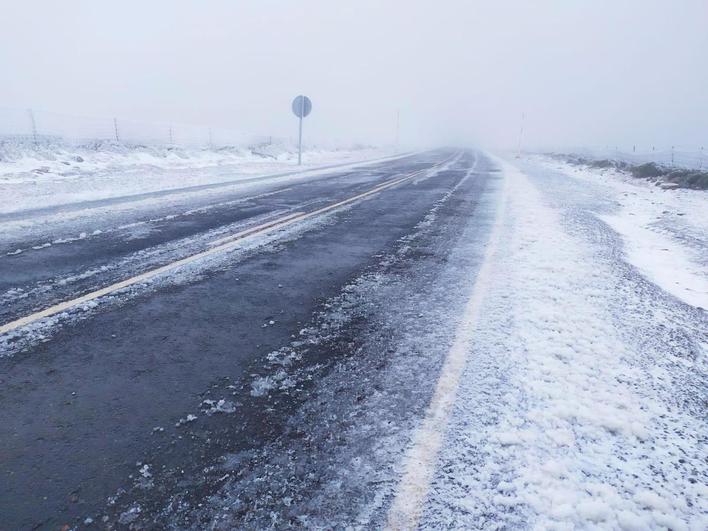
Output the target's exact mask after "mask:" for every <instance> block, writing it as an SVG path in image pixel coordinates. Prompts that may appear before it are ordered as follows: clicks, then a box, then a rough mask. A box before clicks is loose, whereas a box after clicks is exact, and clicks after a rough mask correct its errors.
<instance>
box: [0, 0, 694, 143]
mask: <svg viewBox="0 0 708 531" xmlns="http://www.w3.org/2000/svg"><path fill="white" fill-rule="evenodd" d="M0 71H1V72H2V83H0V107H7V108H20V109H25V108H35V109H43V110H50V111H57V112H64V113H70V114H77V115H88V116H94V115H96V116H120V117H124V118H132V119H141V120H146V121H170V122H176V123H180V122H183V123H193V124H200V125H210V126H214V127H229V128H236V129H242V130H244V131H248V132H253V133H259V134H272V135H275V136H289V135H293V134H295V130H296V129H295V128H296V120H295V118H294V117H293V116H292V114H291V112H290V109H289V105H290V101H291V99H292V98H293V97H294V96H295V95H297V94H299V93H304V94H307V95H308V96H310V98H311V99H312V101H313V103H314V110H313V113H312V115H311V116H310V117H308V118H307V121H306V124H305V127H306V134H307V138H308V139H309V140H310V141H335V142H352V141H361V142H372V143H392V142H393V141H394V139H395V134H396V116H397V113H399V112H400V140H401V142H402V143H404V144H410V145H414V144H426V145H437V144H450V143H454V144H458V145H462V144H482V145H486V146H492V147H514V146H515V145H516V143H517V141H518V136H519V127H520V121H521V115H522V113H523V114H524V115H525V117H526V118H525V133H524V144H525V145H526V146H527V147H562V146H578V145H605V144H607V145H617V144H619V145H623V146H626V145H632V144H638V145H647V144H652V145H654V144H655V145H657V146H666V145H672V144H676V145H695V146H700V145H708V1H706V0H680V1H669V0H665V1H657V0H625V1H622V0H617V1H600V0H592V1H591V0H587V1H581V0H575V1H574V0H555V1H537V2H530V1H527V0H519V1H491V0H489V1H442V0H441V1H435V2H434V1H412V0H400V1H381V0H377V1H372V0H357V1H352V2H340V1H331V0H329V1H325V0H323V1H314V0H299V1H297V2H286V1H276V0H258V1H255V0H254V1H250V2H246V1H230V0H229V1H203V2H195V1H175V0H169V1H150V2H145V1H132V0H131V1H128V0H122V1H120V2H96V1H66V2H56V1H54V0H46V1H31V0H25V1H6V2H4V5H3V22H2V31H0Z"/></svg>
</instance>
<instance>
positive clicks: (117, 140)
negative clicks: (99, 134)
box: [113, 118, 120, 142]
mask: <svg viewBox="0 0 708 531" xmlns="http://www.w3.org/2000/svg"><path fill="white" fill-rule="evenodd" d="M113 132H114V133H115V135H116V142H120V137H119V136H118V119H117V118H113Z"/></svg>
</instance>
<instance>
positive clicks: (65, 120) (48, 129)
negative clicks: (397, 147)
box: [0, 108, 283, 148]
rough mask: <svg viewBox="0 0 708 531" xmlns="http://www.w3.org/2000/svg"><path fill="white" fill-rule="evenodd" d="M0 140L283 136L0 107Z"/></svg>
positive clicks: (224, 140)
mask: <svg viewBox="0 0 708 531" xmlns="http://www.w3.org/2000/svg"><path fill="white" fill-rule="evenodd" d="M0 140H5V141H18V142H23V143H24V142H30V143H34V144H47V143H55V142H62V143H65V144H71V145H85V144H91V143H95V142H118V143H123V144H130V145H168V146H170V145H174V146H184V147H211V148H218V147H228V146H251V145H259V144H267V143H271V142H273V141H275V140H283V139H274V138H273V137H271V136H264V135H255V134H250V133H244V132H243V131H237V130H231V129H223V128H212V127H202V126H195V125H185V124H176V123H175V124H173V123H155V122H140V121H135V120H126V119H122V118H118V117H111V118H95V117H85V116H74V115H69V114H60V113H54V112H47V111H35V110H32V109H27V110H20V109H6V108H0Z"/></svg>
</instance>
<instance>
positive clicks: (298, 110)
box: [293, 95, 312, 166]
mask: <svg viewBox="0 0 708 531" xmlns="http://www.w3.org/2000/svg"><path fill="white" fill-rule="evenodd" d="M310 111H312V102H311V101H310V98H308V97H307V96H302V95H300V96H296V97H295V99H294V100H293V112H294V113H295V116H297V117H298V118H300V133H299V135H298V141H297V164H298V166H299V165H300V164H302V119H303V118H304V117H305V116H307V115H308V114H310Z"/></svg>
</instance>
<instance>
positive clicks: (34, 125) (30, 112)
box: [27, 109, 37, 145]
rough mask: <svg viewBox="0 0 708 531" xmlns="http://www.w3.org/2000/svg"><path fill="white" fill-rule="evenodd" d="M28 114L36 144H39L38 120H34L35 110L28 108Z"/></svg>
mask: <svg viewBox="0 0 708 531" xmlns="http://www.w3.org/2000/svg"><path fill="white" fill-rule="evenodd" d="M27 114H28V115H29V119H30V126H31V127H32V140H33V141H34V143H35V145H36V144H37V122H35V121H34V112H33V111H32V109H27Z"/></svg>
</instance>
